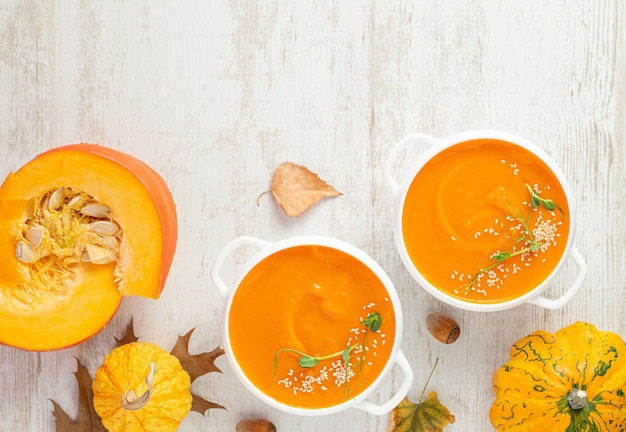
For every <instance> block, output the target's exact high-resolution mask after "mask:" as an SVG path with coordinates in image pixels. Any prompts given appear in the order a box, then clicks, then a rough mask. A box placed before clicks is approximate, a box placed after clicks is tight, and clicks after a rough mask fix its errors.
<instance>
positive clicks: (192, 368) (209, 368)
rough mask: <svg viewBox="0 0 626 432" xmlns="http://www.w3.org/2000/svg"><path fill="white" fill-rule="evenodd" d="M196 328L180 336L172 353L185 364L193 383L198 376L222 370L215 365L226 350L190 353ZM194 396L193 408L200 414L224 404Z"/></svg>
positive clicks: (218, 348)
mask: <svg viewBox="0 0 626 432" xmlns="http://www.w3.org/2000/svg"><path fill="white" fill-rule="evenodd" d="M193 331H194V329H191V330H189V331H188V332H187V334H186V335H184V336H178V340H177V341H176V345H174V348H172V351H171V353H172V355H174V356H175V357H176V358H177V359H178V360H179V361H180V364H181V365H182V366H183V369H185V371H187V373H188V374H189V377H190V378H191V382H192V383H193V382H194V381H195V380H196V378H198V377H201V376H202V375H205V374H207V373H209V372H221V370H220V369H219V368H218V367H217V366H215V359H216V358H218V357H219V356H221V355H222V354H224V350H223V349H222V348H220V347H216V348H215V349H214V350H213V351H209V352H204V353H201V354H190V353H189V338H190V337H191V334H192V333H193ZM191 396H192V397H193V400H192V404H191V410H192V411H196V412H199V413H200V414H204V412H205V411H206V410H208V409H210V408H222V409H224V407H223V406H221V405H218V404H216V403H214V402H209V401H207V400H206V399H204V398H202V397H200V396H198V395H195V394H193V393H192V394H191Z"/></svg>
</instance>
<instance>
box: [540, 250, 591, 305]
mask: <svg viewBox="0 0 626 432" xmlns="http://www.w3.org/2000/svg"><path fill="white" fill-rule="evenodd" d="M570 257H572V258H573V259H574V262H575V263H576V265H578V277H577V278H576V280H575V281H574V283H573V284H572V286H571V287H569V289H568V290H567V291H566V292H565V294H563V295H562V296H561V297H559V298H558V299H556V300H550V299H547V298H545V297H542V296H537V297H534V298H533V299H531V300H529V301H528V303H532V304H534V305H537V306H541V307H544V308H546V309H559V308H560V307H563V306H564V305H565V304H566V303H567V302H569V301H570V300H571V299H572V298H573V297H574V296H575V295H576V293H577V292H578V291H579V290H580V287H581V286H582V284H583V281H584V280H585V275H586V274H587V264H586V263H585V260H584V259H583V257H582V255H581V254H580V252H579V251H578V249H576V247H572V250H571V252H570Z"/></svg>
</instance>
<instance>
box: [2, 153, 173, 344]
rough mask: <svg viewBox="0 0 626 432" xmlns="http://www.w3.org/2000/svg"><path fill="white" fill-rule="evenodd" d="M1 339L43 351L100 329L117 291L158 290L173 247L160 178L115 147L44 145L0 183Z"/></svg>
mask: <svg viewBox="0 0 626 432" xmlns="http://www.w3.org/2000/svg"><path fill="white" fill-rule="evenodd" d="M0 232H1V233H2V235H1V236H0V262H1V263H2V271H1V272H0V343H2V344H6V345H11V346H14V347H17V348H22V349H26V350H34V351H44V350H52V349H59V348H64V347H68V346H71V345H75V344H77V343H79V342H82V341H84V340H86V339H88V338H89V337H91V336H92V335H94V334H96V333H97V332H99V331H100V330H101V329H102V328H103V327H104V326H105V325H106V324H107V323H108V322H109V320H110V319H111V317H112V316H113V315H114V314H115V312H116V311H117V308H118V306H119V304H120V301H121V299H122V296H123V295H139V296H144V297H150V298H158V297H159V294H160V292H161V290H162V289H163V286H164V283H165V279H166V277H167V275H168V271H169V268H170V265H171V262H172V259H173V256H174V251H175V249H176V239H177V232H178V231H177V220H176V207H175V204H174V200H173V198H172V194H171V193H170V190H169V189H168V187H167V185H166V183H165V181H164V180H163V179H162V178H161V177H160V176H159V175H158V174H157V173H156V172H155V171H154V170H152V169H151V168H150V167H148V166H147V165H146V164H145V163H143V162H141V161H139V160H137V159H135V158H134V157H132V156H129V155H127V154H124V153H121V152H119V151H117V150H114V149H111V148H107V147H103V146H99V145H95V144H74V145H68V146H62V147H57V148H55V149H52V150H50V151H48V152H46V153H43V154H41V155H39V156H38V157H36V158H35V159H33V160H32V161H30V162H29V163H27V164H26V165H25V166H24V167H22V168H21V169H20V170H18V171H17V172H15V173H11V174H9V175H8V177H7V178H6V180H5V181H4V183H3V184H2V186H1V187H0Z"/></svg>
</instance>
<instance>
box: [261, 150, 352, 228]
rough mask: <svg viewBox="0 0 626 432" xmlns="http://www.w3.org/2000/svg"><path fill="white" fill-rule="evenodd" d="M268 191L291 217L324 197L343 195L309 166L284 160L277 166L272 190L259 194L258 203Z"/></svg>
mask: <svg viewBox="0 0 626 432" xmlns="http://www.w3.org/2000/svg"><path fill="white" fill-rule="evenodd" d="M267 192H271V193H272V195H274V198H276V201H277V202H278V205H280V207H281V208H282V209H283V211H284V212H285V213H286V214H287V215H288V216H291V217H295V216H298V215H300V214H302V213H304V212H305V211H307V210H308V209H309V208H311V206H313V205H314V204H316V203H317V202H318V201H319V200H321V199H322V198H324V197H334V196H339V195H343V194H342V193H341V192H338V191H337V190H335V188H333V187H332V186H330V185H329V184H328V183H326V182H325V181H324V180H322V179H320V178H319V176H318V175H317V174H315V173H314V172H311V171H310V170H309V169H308V168H306V167H304V166H302V165H297V164H295V163H293V162H284V163H282V164H280V165H279V166H278V167H277V168H276V170H275V171H274V178H273V179H272V186H271V188H270V190H269V191H265V192H263V193H262V194H261V195H259V197H258V198H257V205H258V204H259V199H260V198H261V197H262V196H263V195H265V194H266V193H267Z"/></svg>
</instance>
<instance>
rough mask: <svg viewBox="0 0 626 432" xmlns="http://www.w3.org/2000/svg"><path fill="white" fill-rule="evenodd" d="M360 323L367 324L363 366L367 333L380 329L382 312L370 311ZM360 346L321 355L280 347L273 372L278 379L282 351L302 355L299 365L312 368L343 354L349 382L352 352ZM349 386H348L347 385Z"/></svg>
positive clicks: (363, 357)
mask: <svg viewBox="0 0 626 432" xmlns="http://www.w3.org/2000/svg"><path fill="white" fill-rule="evenodd" d="M360 324H363V325H364V326H365V329H366V331H365V333H364V335H363V345H362V348H363V351H362V353H361V359H360V362H359V363H360V367H361V368H362V367H363V360H364V359H365V343H366V339H367V333H368V332H372V333H375V332H377V331H378V329H379V328H380V325H381V324H382V317H381V316H380V314H379V313H378V312H372V313H370V314H369V315H368V316H367V317H366V318H365V319H364V320H363V321H361V323H360ZM358 346H359V343H358V342H357V343H354V344H352V345H349V346H346V348H344V349H343V350H341V351H337V352H334V353H332V354H327V355H321V356H312V355H310V354H307V353H305V352H302V351H299V350H297V349H294V348H288V347H287V348H281V349H279V350H278V351H277V352H276V354H275V355H274V361H273V363H272V372H273V374H274V379H276V369H277V367H278V357H279V356H280V354H281V353H282V352H292V353H294V354H297V355H299V356H300V357H299V358H298V365H299V366H300V367H302V368H311V367H314V366H317V364H318V363H319V362H320V361H322V360H328V359H331V358H334V357H339V356H341V359H342V360H343V363H344V365H345V370H346V372H345V382H346V383H347V382H348V371H349V367H350V363H349V361H350V353H351V352H352V351H353V350H354V349H355V348H357V347H358ZM346 388H347V387H346Z"/></svg>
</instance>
